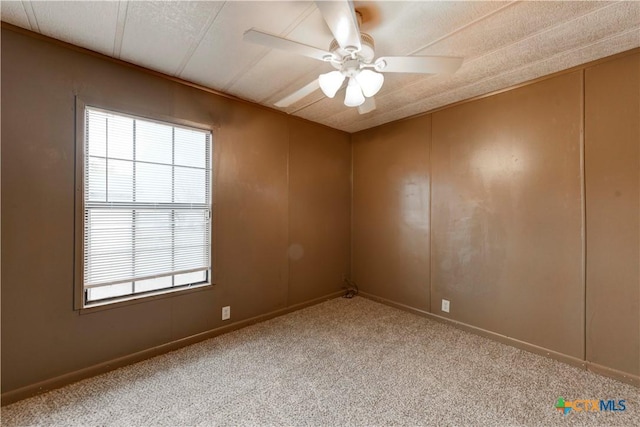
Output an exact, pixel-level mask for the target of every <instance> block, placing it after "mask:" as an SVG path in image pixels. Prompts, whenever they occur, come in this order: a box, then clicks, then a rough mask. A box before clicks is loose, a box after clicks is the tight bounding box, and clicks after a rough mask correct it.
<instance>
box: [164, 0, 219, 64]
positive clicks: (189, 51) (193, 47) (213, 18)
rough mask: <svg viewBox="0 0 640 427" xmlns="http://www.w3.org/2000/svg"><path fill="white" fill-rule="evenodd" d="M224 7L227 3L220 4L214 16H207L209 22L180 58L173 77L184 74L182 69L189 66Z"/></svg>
mask: <svg viewBox="0 0 640 427" xmlns="http://www.w3.org/2000/svg"><path fill="white" fill-rule="evenodd" d="M226 5H227V2H224V3H223V4H222V6H220V8H219V9H218V11H217V12H216V13H215V14H211V15H209V20H208V22H207V23H206V24H205V25H204V27H203V29H202V32H201V33H200V36H199V37H198V41H197V42H196V43H192V44H191V46H190V47H189V49H187V52H186V53H185V55H184V57H183V58H182V61H181V62H180V64H179V65H178V68H177V69H176V71H175V72H174V73H173V75H174V76H176V77H177V76H180V75H181V74H182V73H183V72H184V69H185V68H186V67H187V64H189V61H191V58H192V57H193V54H194V53H196V50H198V48H199V47H200V44H202V41H203V40H204V38H205V37H206V36H207V34H209V30H211V27H212V26H213V24H214V23H215V22H216V19H218V16H220V13H221V12H222V9H224V8H225V6H226Z"/></svg>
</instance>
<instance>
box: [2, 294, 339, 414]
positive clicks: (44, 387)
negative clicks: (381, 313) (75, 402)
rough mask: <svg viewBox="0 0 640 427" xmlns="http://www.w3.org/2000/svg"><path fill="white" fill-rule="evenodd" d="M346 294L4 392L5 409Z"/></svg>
mask: <svg viewBox="0 0 640 427" xmlns="http://www.w3.org/2000/svg"><path fill="white" fill-rule="evenodd" d="M343 294H344V291H337V292H333V293H331V294H328V295H325V296H323V297H320V298H315V299H312V300H309V301H306V302H303V303H299V304H294V305H292V306H289V307H286V308H282V309H279V310H275V311H271V312H269V313H266V314H261V315H259V316H255V317H252V318H250V319H245V320H241V321H239V322H236V323H232V324H230V325H228V326H223V327H220V328H215V329H211V330H209V331H205V332H201V333H198V334H195V335H191V336H188V337H185V338H181V339H179V340H175V341H171V342H168V343H165V344H161V345H159V346H156V347H152V348H149V349H146V350H142V351H139V352H136V353H132V354H129V355H126V356H122V357H118V358H116V359H112V360H109V361H106V362H102V363H99V364H97V365H93V366H89V367H87V368H83V369H79V370H77V371H73V372H69V373H66V374H63V375H60V376H57V377H54V378H50V379H47V380H44V381H40V382H37V383H35V384H31V385H27V386H24V387H21V388H18V389H15V390H11V391H7V392H4V393H2V397H1V400H2V406H4V405H8V404H10V403H14V402H17V401H19V400H22V399H26V398H28V397H32V396H35V395H38V394H41V393H45V392H47V391H50V390H54V389H56V388H60V387H64V386H66V385H69V384H72V383H75V382H78V381H80V380H84V379H86V378H91V377H94V376H96V375H100V374H103V373H105V372H109V371H112V370H114V369H118V368H121V367H123V366H127V365H131V364H133V363H137V362H141V361H143V360H146V359H150V358H152V357H155V356H159V355H161V354H165V353H168V352H170V351H174V350H177V349H179V348H182V347H186V346H188V345H191V344H195V343H198V342H200V341H204V340H207V339H209V338H213V337H216V336H219V335H222V334H226V333H229V332H232V331H235V330H238V329H241V328H245V327H247V326H250V325H253V324H256V323H260V322H264V321H265V320H269V319H273V318H275V317H279V316H282V315H284V314H287V313H291V312H293V311H297V310H300V309H303V308H306V307H309V306H312V305H316V304H319V303H321V302H324V301H327V300H330V299H333V298H337V297H339V296H341V295H343Z"/></svg>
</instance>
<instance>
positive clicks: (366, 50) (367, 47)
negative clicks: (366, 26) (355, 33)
mask: <svg viewBox="0 0 640 427" xmlns="http://www.w3.org/2000/svg"><path fill="white" fill-rule="evenodd" d="M360 41H361V46H362V47H361V49H360V50H359V51H358V52H356V57H357V58H358V59H359V60H360V61H361V62H364V63H365V64H370V63H371V61H373V57H374V54H375V52H374V51H375V43H374V41H373V37H371V36H370V35H369V34H367V33H360ZM329 52H331V53H333V54H334V55H335V56H337V57H339V58H342V60H341V61H340V62H336V61H331V64H332V65H333V66H334V67H335V68H336V69H338V70H340V69H341V68H342V64H343V63H344V61H345V60H348V59H349V58H350V57H351V54H350V53H349V52H348V51H346V50H344V49H342V48H341V47H340V45H339V44H338V42H337V41H336V39H333V40H332V41H331V45H329Z"/></svg>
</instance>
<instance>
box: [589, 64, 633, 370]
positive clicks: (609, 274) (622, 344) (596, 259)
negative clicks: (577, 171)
mask: <svg viewBox="0 0 640 427" xmlns="http://www.w3.org/2000/svg"><path fill="white" fill-rule="evenodd" d="M585 78H586V92H585V107H586V108H585V124H586V126H585V131H586V132H585V170H586V178H587V179H586V202H587V288H586V289H587V306H586V309H587V326H588V328H587V360H589V361H591V362H594V363H597V364H598V365H602V366H606V367H611V368H614V369H616V370H619V371H622V372H628V373H631V374H633V375H636V376H640V221H639V218H640V54H635V55H630V56H627V57H625V58H621V59H618V60H616V61H611V62H606V63H604V64H600V65H596V66H594V67H590V68H587V70H586V71H585Z"/></svg>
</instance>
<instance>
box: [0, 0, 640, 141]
mask: <svg viewBox="0 0 640 427" xmlns="http://www.w3.org/2000/svg"><path fill="white" fill-rule="evenodd" d="M355 5H356V9H359V10H361V11H362V13H363V15H364V19H365V22H364V23H363V25H362V30H363V31H364V32H367V33H369V34H371V35H372V36H373V37H374V39H375V41H376V56H383V55H386V56H393V55H413V54H415V55H446V56H460V57H463V58H464V59H465V61H464V63H463V65H462V67H461V68H460V69H459V70H458V71H457V72H456V73H455V74H453V75H451V76H438V75H434V76H426V75H416V74H386V76H385V84H384V86H383V88H382V90H381V91H380V93H379V94H378V95H377V96H376V102H377V105H378V108H377V109H376V110H375V111H373V112H371V113H368V114H364V115H359V114H358V112H357V110H356V109H354V108H348V107H345V106H344V105H343V104H342V99H343V97H344V95H343V94H340V93H338V95H337V96H336V97H335V98H334V99H328V98H326V97H324V96H323V95H322V92H320V91H316V92H314V93H313V94H311V95H309V96H307V97H306V98H303V99H302V100H300V101H299V102H297V103H295V104H294V105H292V106H290V107H288V108H284V109H282V110H283V111H285V112H287V113H289V114H294V115H296V116H300V117H304V118H306V119H309V120H312V121H315V122H318V123H322V124H325V125H327V126H331V127H334V128H337V129H342V130H345V131H347V132H355V131H358V130H362V129H366V128H370V127H373V126H377V125H380V124H383V123H387V122H390V121H393V120H397V119H401V118H404V117H408V116H411V115H415V114H418V113H421V112H424V111H429V110H432V109H434V108H438V107H441V106H444V105H447V104H450V103H453V102H457V101H461V100H464V99H468V98H472V97H474V96H478V95H482V94H485V93H489V92H492V91H495V90H499V89H503V88H505V87H509V86H512V85H515V84H518V83H522V82H525V81H527V80H531V79H534V78H537V77H540V76H544V75H546V74H549V73H553V72H555V71H560V70H563V69H566V68H570V67H572V66H575V65H579V64H582V63H585V62H588V61H591V60H595V59H598V58H602V57H605V56H609V55H612V54H615V53H618V52H622V51H625V50H628V49H631V48H635V47H638V46H640V2H639V1H616V2H595V1H558V2H553V1H544V2H543V1H505V2H495V1H471V2H463V1H451V2H447V1H413V2H395V1H394V2H374V1H366V2H365V1H356V2H355ZM0 13H1V16H2V20H3V21H6V22H8V23H11V24H14V25H17V26H19V27H22V28H26V29H29V30H32V31H35V32H38V33H42V34H44V35H47V36H50V37H54V38H56V39H60V40H63V41H66V42H69V43H73V44H76V45H78V46H82V47H85V48H88V49H91V50H94V51H97V52H100V53H103V54H105V55H109V56H113V57H115V58H119V59H123V60H125V61H128V62H132V63H134V64H138V65H141V66H143V67H147V68H150V69H153V70H157V71H160V72H162V73H165V74H168V75H172V76H177V77H180V78H182V79H185V80H189V81H192V82H195V83H199V84H201V85H204V86H207V87H210V88H212V89H216V90H219V91H222V92H225V93H229V94H231V95H235V96H237V97H240V98H243V99H247V100H250V101H253V102H257V103H260V104H263V105H266V106H269V107H272V108H275V107H274V106H273V103H274V102H276V101H278V100H279V99H281V98H282V97H284V96H286V95H288V94H289V93H290V92H292V91H294V90H296V89H299V88H300V87H302V86H305V85H306V84H307V83H309V82H310V81H312V80H313V79H315V78H316V77H317V76H318V74H320V73H323V72H326V71H330V70H331V69H332V68H331V66H330V65H328V64H326V63H323V62H319V61H315V60H313V59H310V58H306V57H300V56H296V55H293V54H288V53H285V52H282V51H276V50H270V49H268V48H264V47H261V46H257V45H252V44H248V43H244V42H243V41H242V34H243V33H244V31H245V30H247V29H249V28H252V27H256V28H259V29H261V30H265V31H267V32H271V33H275V34H279V35H281V36H285V37H288V38H291V39H293V40H296V41H299V42H302V43H305V44H309V45H312V46H317V47H319V48H322V49H328V47H329V43H330V42H331V39H332V36H331V33H330V32H329V30H328V28H327V27H326V25H325V23H324V20H323V19H322V16H321V15H320V13H319V11H318V9H317V7H316V5H315V3H314V2H310V1H290V2H274V1H262V2H259V1H258V2H247V1H227V2H211V1H209V2H189V1H179V2H178V1H168V2H167V1H163V2H138V1H119V2H118V1H113V2H75V1H74V2H70V1H69V2H48V1H21V2H20V1H2V3H1V9H0Z"/></svg>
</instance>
